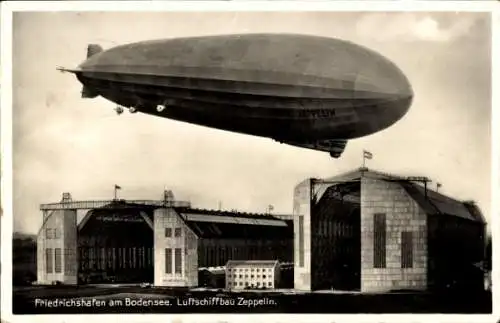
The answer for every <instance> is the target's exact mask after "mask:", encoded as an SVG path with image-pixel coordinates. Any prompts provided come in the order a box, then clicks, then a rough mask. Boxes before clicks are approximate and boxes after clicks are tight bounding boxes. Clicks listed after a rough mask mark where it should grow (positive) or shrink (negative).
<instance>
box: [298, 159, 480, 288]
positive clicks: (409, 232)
mask: <svg viewBox="0 0 500 323" xmlns="http://www.w3.org/2000/svg"><path fill="white" fill-rule="evenodd" d="M419 182H421V183H419ZM428 182H429V180H428V179H426V178H421V177H400V176H395V175H391V174H385V173H381V172H377V171H373V170H369V169H367V168H360V169H356V170H354V171H351V172H349V173H346V174H342V175H339V176H336V177H332V178H328V179H324V180H320V179H308V180H305V181H303V182H302V183H300V184H298V185H297V186H296V188H295V192H294V210H293V213H294V235H295V241H294V276H295V277H294V285H295V289H299V290H315V289H330V288H333V289H340V290H360V291H361V292H386V291H391V290H402V289H405V290H407V289H411V290H429V289H441V288H450V287H456V288H468V289H470V288H481V286H482V285H483V274H482V272H481V271H480V270H479V269H478V268H477V267H476V266H475V264H477V263H478V262H480V261H482V260H483V259H484V250H485V248H484V246H485V225H486V223H485V220H484V217H483V216H482V214H481V212H480V211H479V209H478V208H477V207H476V206H475V204H474V203H472V202H462V201H458V200H455V199H452V198H450V197H447V196H445V195H443V194H440V193H438V192H436V191H433V190H431V189H429V188H428V187H427V183H428ZM422 184H423V185H422Z"/></svg>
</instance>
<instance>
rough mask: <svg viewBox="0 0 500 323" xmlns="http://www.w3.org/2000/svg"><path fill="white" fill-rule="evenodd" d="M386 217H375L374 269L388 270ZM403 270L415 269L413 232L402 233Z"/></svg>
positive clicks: (383, 215)
mask: <svg viewBox="0 0 500 323" xmlns="http://www.w3.org/2000/svg"><path fill="white" fill-rule="evenodd" d="M386 236H387V232H386V215H385V214H384V213H377V214H375V215H374V217H373V268H386V253H387V252H386V251H387V245H386ZM401 268H413V232H410V231H403V232H401Z"/></svg>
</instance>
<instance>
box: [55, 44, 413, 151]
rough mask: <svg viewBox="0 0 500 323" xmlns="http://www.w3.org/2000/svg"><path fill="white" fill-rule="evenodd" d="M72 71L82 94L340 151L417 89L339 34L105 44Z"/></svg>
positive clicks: (383, 124)
mask: <svg viewBox="0 0 500 323" xmlns="http://www.w3.org/2000/svg"><path fill="white" fill-rule="evenodd" d="M59 69H60V70H62V71H67V72H71V73H73V74H75V75H76V78H77V79H78V80H79V81H80V82H81V83H82V86H83V87H82V92H81V96H82V97H83V98H96V97H98V96H101V97H103V98H105V99H107V100H109V101H112V102H114V103H115V104H116V105H117V107H118V110H117V112H118V113H121V112H123V111H124V108H126V109H128V110H129V111H130V112H131V113H137V112H139V113H145V114H149V115H153V116H157V117H164V118H169V119H173V120H177V121H182V122H187V123H191V124H196V125H201V126H206V127H211V128H216V129H220V130H226V131H230V132H236V133H242V134H247V135H253V136H259V137H267V138H271V139H274V140H276V141H277V142H280V143H284V144H289V145H293V146H298V147H303V148H309V149H314V150H318V151H324V152H328V153H329V154H330V155H331V156H332V157H334V158H339V157H340V156H341V155H342V153H343V152H344V150H345V147H346V145H347V142H348V140H351V139H355V138H360V137H364V136H367V135H370V134H374V133H376V132H379V131H382V130H384V129H386V128H388V127H390V126H391V125H393V124H394V123H396V122H397V121H399V120H400V119H401V118H402V117H403V116H404V115H405V114H406V113H407V112H408V110H409V108H410V106H411V103H412V100H413V90H412V87H411V85H410V82H409V80H408V78H407V77H406V76H405V75H404V74H403V72H402V71H401V70H400V69H399V68H398V67H397V66H396V65H395V64H394V63H393V62H391V61H390V60H389V59H387V58H386V57H384V56H382V55H381V54H379V53H377V52H375V51H373V50H370V49H368V48H366V47H363V46H360V45H357V44H354V43H352V42H349V41H346V40H341V39H337V38H328V37H319V36H311V35H299V34H230V35H212V36H200V37H184V38H173V39H161V40H149V41H142V42H136V43H131V44H125V45H120V46H116V47H113V48H110V49H108V50H103V48H102V47H101V46H99V45H97V44H90V45H88V46H87V59H86V60H85V61H84V62H83V63H81V64H80V65H79V66H78V67H76V68H74V69H66V68H59Z"/></svg>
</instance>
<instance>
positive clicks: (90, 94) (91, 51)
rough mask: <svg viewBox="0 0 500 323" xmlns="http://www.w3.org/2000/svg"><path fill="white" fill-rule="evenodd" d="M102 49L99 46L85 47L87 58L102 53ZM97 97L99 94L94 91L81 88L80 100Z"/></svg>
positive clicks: (84, 87)
mask: <svg viewBox="0 0 500 323" xmlns="http://www.w3.org/2000/svg"><path fill="white" fill-rule="evenodd" d="M102 51H103V49H102V47H101V46H100V45H97V44H89V45H87V58H90V57H92V56H94V55H97V54H99V53H100V52H102ZM98 96H99V93H96V92H95V91H94V90H92V89H91V88H89V87H87V86H83V88H82V98H84V99H93V98H96V97H98Z"/></svg>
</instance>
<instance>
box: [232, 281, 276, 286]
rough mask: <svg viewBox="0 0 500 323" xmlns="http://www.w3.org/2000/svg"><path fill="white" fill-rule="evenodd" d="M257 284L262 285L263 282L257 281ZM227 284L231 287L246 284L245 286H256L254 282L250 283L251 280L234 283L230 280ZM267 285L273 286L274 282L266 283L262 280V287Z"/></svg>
mask: <svg viewBox="0 0 500 323" xmlns="http://www.w3.org/2000/svg"><path fill="white" fill-rule="evenodd" d="M255 285H256V286H257V287H261V283H260V282H256V283H255ZM227 286H229V287H231V286H235V287H236V286H245V287H249V286H252V287H253V286H254V284H251V285H250V283H249V282H234V283H232V282H228V283H227ZM266 286H267V287H272V286H273V282H267V283H266V282H262V287H266Z"/></svg>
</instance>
